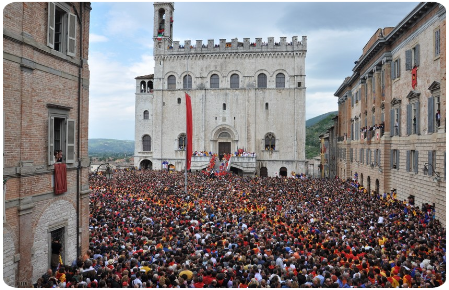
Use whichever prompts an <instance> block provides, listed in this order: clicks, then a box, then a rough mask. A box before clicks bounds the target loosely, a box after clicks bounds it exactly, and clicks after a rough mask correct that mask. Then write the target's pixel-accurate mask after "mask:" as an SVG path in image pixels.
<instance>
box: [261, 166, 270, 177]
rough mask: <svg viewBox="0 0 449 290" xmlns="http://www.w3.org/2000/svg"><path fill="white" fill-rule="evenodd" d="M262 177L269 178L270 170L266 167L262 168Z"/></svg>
mask: <svg viewBox="0 0 449 290" xmlns="http://www.w3.org/2000/svg"><path fill="white" fill-rule="evenodd" d="M260 177H268V169H267V168H266V167H261V168H260Z"/></svg>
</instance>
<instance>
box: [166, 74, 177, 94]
mask: <svg viewBox="0 0 449 290" xmlns="http://www.w3.org/2000/svg"><path fill="white" fill-rule="evenodd" d="M167 89H169V90H175V89H176V77H175V76H174V75H171V76H169V77H168V79H167Z"/></svg>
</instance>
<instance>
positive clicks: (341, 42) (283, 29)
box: [89, 2, 419, 140]
mask: <svg viewBox="0 0 449 290" xmlns="http://www.w3.org/2000/svg"><path fill="white" fill-rule="evenodd" d="M418 3H419V2H313V3H312V2H279V3H274V2H175V11H174V17H173V18H174V26H173V40H175V41H176V40H178V41H180V43H184V40H191V41H192V42H194V41H195V40H203V43H205V42H207V40H208V39H214V40H215V43H218V41H219V39H223V38H224V39H227V40H231V39H233V38H236V37H237V38H238V39H239V40H243V38H246V37H249V38H250V39H251V41H255V38H259V37H260V38H262V39H263V40H264V41H267V39H268V37H274V39H275V41H279V39H280V37H287V39H291V37H292V36H298V38H299V39H301V37H302V36H307V56H306V87H307V93H306V119H310V118H313V117H315V116H318V115H321V114H324V113H327V112H330V111H336V110H337V109H338V108H337V98H336V97H334V93H335V92H336V90H337V89H338V87H339V86H340V85H341V84H342V82H343V80H344V79H345V77H347V76H351V75H352V69H353V67H354V61H355V60H357V59H358V58H359V57H360V56H361V55H362V49H363V47H364V46H365V45H366V43H367V42H368V40H369V39H370V37H371V36H372V35H373V34H374V33H375V31H376V30H377V29H378V28H384V27H394V26H396V25H397V24H399V23H400V22H401V20H403V19H404V18H405V17H406V16H407V15H408V14H409V13H410V12H411V11H412V10H413V9H414V8H415V7H416V5H417V4H418ZM152 37H153V2H92V11H91V24H90V39H89V41H90V46H89V67H90V73H91V76H90V106H89V110H90V111H89V138H110V139H119V140H134V110H135V109H134V108H135V107H134V100H135V94H134V92H135V77H137V76H142V75H147V74H152V73H153V72H154V60H153V40H152Z"/></svg>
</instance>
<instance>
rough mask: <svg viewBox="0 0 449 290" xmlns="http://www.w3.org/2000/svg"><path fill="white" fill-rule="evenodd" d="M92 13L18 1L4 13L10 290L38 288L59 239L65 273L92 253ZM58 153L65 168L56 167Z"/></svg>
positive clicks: (82, 7) (84, 7) (73, 6)
mask: <svg viewBox="0 0 449 290" xmlns="http://www.w3.org/2000/svg"><path fill="white" fill-rule="evenodd" d="M90 11H91V7H90V3H89V2H84V3H77V2H70V3H62V2H58V3H53V2H41V3H38V2H26V3H24V2H14V3H10V4H8V5H7V6H6V7H5V8H4V10H3V279H4V282H5V284H7V285H8V286H12V287H31V284H32V283H35V282H36V280H37V279H38V278H39V277H40V276H41V275H42V274H43V273H45V272H46V270H47V269H48V268H49V267H50V253H51V241H52V239H53V238H59V239H60V240H61V243H62V245H63V248H62V252H61V256H62V260H63V262H64V263H65V264H70V263H71V262H72V261H73V260H75V259H76V257H77V255H78V254H81V253H84V252H85V251H86V250H87V248H88V245H89V235H88V233H89V229H88V217H89V199H88V196H89V194H88V193H89V184H88V170H89V168H88V165H89V159H88V151H87V141H88V112H89V68H88V63H87V60H88V51H89V23H90ZM58 149H60V150H62V151H63V154H64V155H63V160H62V162H61V163H59V162H58V163H55V159H54V154H53V153H54V151H55V150H58ZM55 176H56V178H55ZM55 185H57V186H55Z"/></svg>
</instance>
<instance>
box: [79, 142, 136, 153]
mask: <svg viewBox="0 0 449 290" xmlns="http://www.w3.org/2000/svg"><path fill="white" fill-rule="evenodd" d="M88 150H89V156H102V155H104V154H106V155H108V156H114V155H116V154H119V155H125V154H126V155H127V156H130V155H131V156H132V155H133V154H134V141H130V140H115V139H89V146H88Z"/></svg>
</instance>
